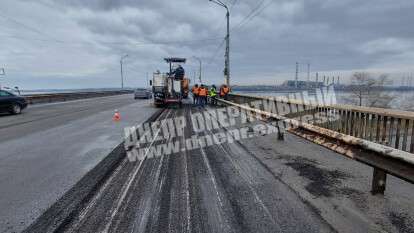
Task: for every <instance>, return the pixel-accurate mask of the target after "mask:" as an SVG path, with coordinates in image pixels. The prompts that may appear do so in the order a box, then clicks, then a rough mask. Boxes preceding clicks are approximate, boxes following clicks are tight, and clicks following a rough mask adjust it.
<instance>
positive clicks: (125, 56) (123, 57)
mask: <svg viewBox="0 0 414 233" xmlns="http://www.w3.org/2000/svg"><path fill="white" fill-rule="evenodd" d="M127 57H128V54H125V55H124V56H122V57H121V60H120V61H119V63H120V64H121V89H124V71H123V68H122V66H123V62H124V59H125V58H127Z"/></svg>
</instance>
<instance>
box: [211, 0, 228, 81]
mask: <svg viewBox="0 0 414 233" xmlns="http://www.w3.org/2000/svg"><path fill="white" fill-rule="evenodd" d="M209 1H210V2H213V3H215V4H217V5H219V6H222V7H224V8H225V9H226V11H227V13H226V19H227V35H226V54H225V58H226V59H225V62H224V78H225V83H226V85H227V86H230V11H229V8H228V7H227V5H226V4H224V3H223V2H222V1H220V0H209Z"/></svg>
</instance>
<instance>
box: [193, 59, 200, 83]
mask: <svg viewBox="0 0 414 233" xmlns="http://www.w3.org/2000/svg"><path fill="white" fill-rule="evenodd" d="M193 57H194V58H195V59H197V61H198V63H199V65H200V67H199V75H198V80H199V82H200V84H201V82H202V81H201V67H202V63H201V59H200V58H198V57H196V56H193Z"/></svg>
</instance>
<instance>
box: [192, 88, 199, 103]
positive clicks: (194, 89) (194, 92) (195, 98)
mask: <svg viewBox="0 0 414 233" xmlns="http://www.w3.org/2000/svg"><path fill="white" fill-rule="evenodd" d="M199 91H200V89H199V87H198V84H196V85H194V86H193V88H192V89H191V92H192V93H193V104H194V105H196V104H198V92H199Z"/></svg>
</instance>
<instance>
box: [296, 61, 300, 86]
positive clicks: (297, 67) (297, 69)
mask: <svg viewBox="0 0 414 233" xmlns="http://www.w3.org/2000/svg"><path fill="white" fill-rule="evenodd" d="M298 79H299V62H296V74H295V88H298Z"/></svg>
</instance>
